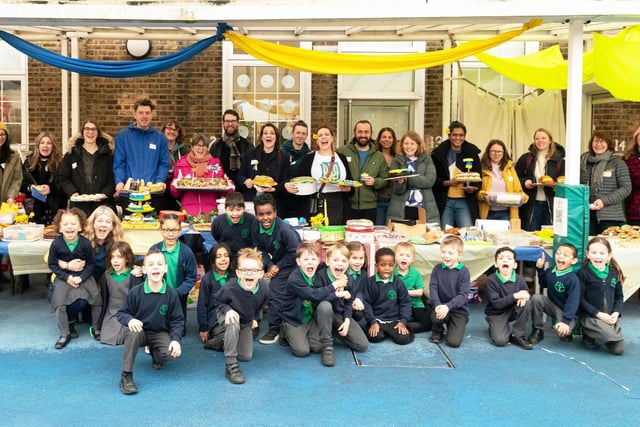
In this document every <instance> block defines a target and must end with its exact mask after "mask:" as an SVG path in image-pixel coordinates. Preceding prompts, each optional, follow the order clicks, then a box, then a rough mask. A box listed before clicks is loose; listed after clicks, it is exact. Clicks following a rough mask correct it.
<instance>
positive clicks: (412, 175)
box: [385, 171, 420, 181]
mask: <svg viewBox="0 0 640 427" xmlns="http://www.w3.org/2000/svg"><path fill="white" fill-rule="evenodd" d="M389 172H391V171H389ZM414 176H420V174H418V173H410V174H407V175H393V176H391V175H389V177H387V178H385V179H386V180H387V181H391V180H394V179H401V178H402V179H404V178H412V177H414Z"/></svg>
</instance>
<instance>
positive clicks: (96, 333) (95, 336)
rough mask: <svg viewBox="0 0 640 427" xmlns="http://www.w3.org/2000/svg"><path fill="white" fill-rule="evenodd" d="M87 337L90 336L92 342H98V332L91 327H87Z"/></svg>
mask: <svg viewBox="0 0 640 427" xmlns="http://www.w3.org/2000/svg"><path fill="white" fill-rule="evenodd" d="M89 335H91V336H92V337H93V339H94V340H96V341H100V331H99V330H97V329H95V328H94V327H93V326H89Z"/></svg>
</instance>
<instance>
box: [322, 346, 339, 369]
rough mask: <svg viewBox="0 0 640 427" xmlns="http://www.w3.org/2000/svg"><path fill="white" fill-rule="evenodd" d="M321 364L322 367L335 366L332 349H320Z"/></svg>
mask: <svg viewBox="0 0 640 427" xmlns="http://www.w3.org/2000/svg"><path fill="white" fill-rule="evenodd" d="M321 362H322V364H323V365H324V366H333V365H335V364H336V359H335V358H334V357H333V347H325V348H323V349H322V359H321Z"/></svg>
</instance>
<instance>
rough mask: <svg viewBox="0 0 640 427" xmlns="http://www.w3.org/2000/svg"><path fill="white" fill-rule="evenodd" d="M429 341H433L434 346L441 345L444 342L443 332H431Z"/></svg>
mask: <svg viewBox="0 0 640 427" xmlns="http://www.w3.org/2000/svg"><path fill="white" fill-rule="evenodd" d="M429 341H431V342H432V343H434V344H440V341H442V332H435V331H434V332H431V336H430V337H429Z"/></svg>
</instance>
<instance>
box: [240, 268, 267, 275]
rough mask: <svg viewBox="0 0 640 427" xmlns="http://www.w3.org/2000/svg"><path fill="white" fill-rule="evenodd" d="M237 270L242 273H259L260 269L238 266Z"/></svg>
mask: <svg viewBox="0 0 640 427" xmlns="http://www.w3.org/2000/svg"><path fill="white" fill-rule="evenodd" d="M238 271H239V272H240V273H242V274H250V275H255V274H258V273H260V272H261V271H262V270H260V269H258V268H239V269H238Z"/></svg>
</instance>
